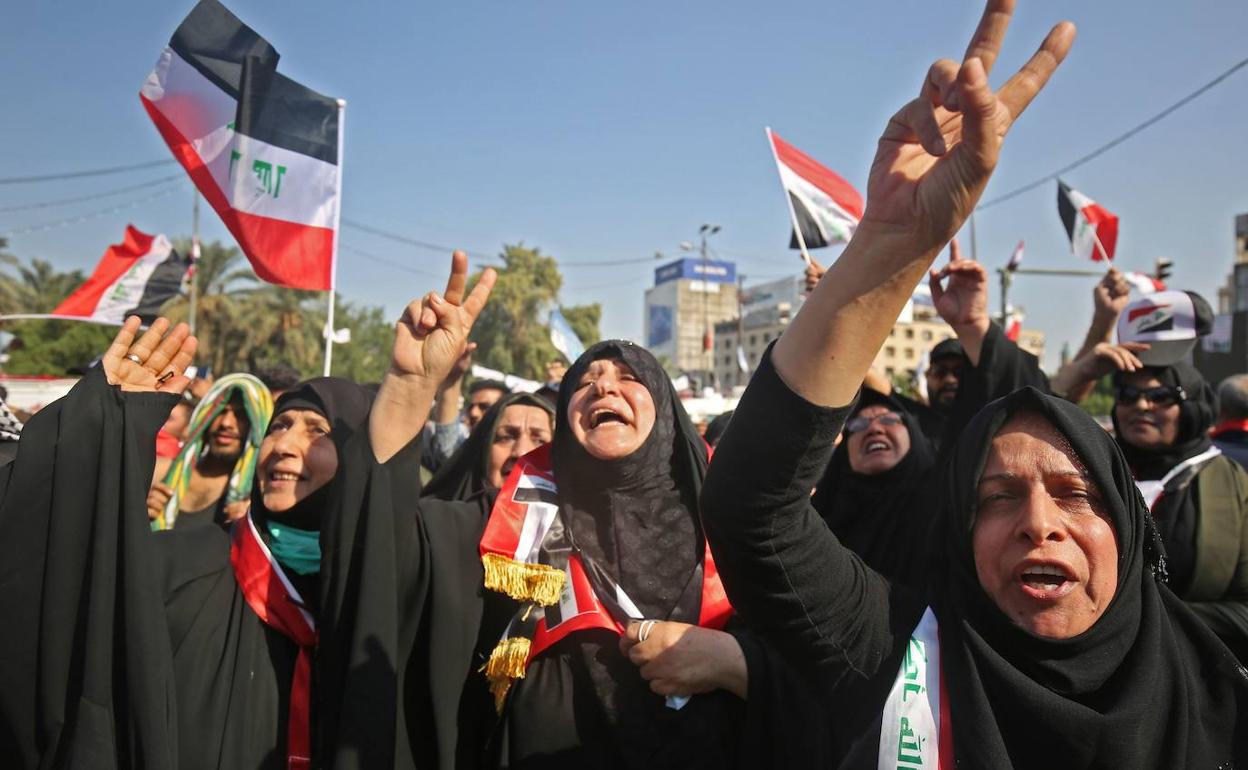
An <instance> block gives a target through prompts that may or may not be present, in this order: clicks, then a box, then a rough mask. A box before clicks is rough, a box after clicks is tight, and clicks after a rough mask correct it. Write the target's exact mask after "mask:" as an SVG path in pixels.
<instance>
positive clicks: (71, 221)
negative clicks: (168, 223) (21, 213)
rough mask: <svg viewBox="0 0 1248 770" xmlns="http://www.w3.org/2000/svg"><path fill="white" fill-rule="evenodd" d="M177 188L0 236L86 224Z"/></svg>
mask: <svg viewBox="0 0 1248 770" xmlns="http://www.w3.org/2000/svg"><path fill="white" fill-rule="evenodd" d="M179 187H181V185H172V186H169V187H166V188H164V189H163V190H158V191H156V192H154V193H152V194H150V195H144V196H141V197H138V198H135V199H133V200H129V201H125V202H124V203H118V204H116V205H114V206H109V207H108V208H106V209H100V210H99V211H91V212H88V213H86V214H79V215H78V216H73V217H66V218H65V219H57V220H53V221H51V222H43V223H41V224H37V225H30V226H29V227H18V228H14V229H12V230H6V231H0V235H2V236H5V237H6V238H7V237H10V236H14V235H26V234H27V233H38V232H42V231H44V230H55V229H57V228H61V227H69V226H70V225H76V224H78V223H80V222H87V221H89V220H92V219H99V218H100V217H103V216H108V215H109V214H115V213H117V212H118V211H124V210H126V209H129V208H134V207H135V206H138V205H139V204H141V203H147V202H148V201H152V200H156V199H157V198H164V197H166V196H168V195H172V194H173V193H175V192H177V190H178V189H179Z"/></svg>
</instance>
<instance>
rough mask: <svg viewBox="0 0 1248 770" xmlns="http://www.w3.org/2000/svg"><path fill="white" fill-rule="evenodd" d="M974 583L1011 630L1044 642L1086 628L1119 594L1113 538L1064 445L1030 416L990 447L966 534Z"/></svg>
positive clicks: (1096, 497) (1014, 422)
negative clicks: (1020, 630) (972, 557)
mask: <svg viewBox="0 0 1248 770" xmlns="http://www.w3.org/2000/svg"><path fill="white" fill-rule="evenodd" d="M971 543H972V548H973V549H974V555H975V572H976V574H977V575H978V577H979V584H980V585H981V586H983V589H984V591H985V592H986V593H987V594H988V596H990V597H991V598H992V600H993V601H994V602H995V603H996V605H997V607H998V608H1000V610H1001V611H1002V612H1004V613H1005V614H1006V615H1007V616H1008V617H1009V618H1010V619H1011V620H1012V621H1014V623H1015V624H1017V625H1019V626H1020V627H1022V628H1023V629H1025V630H1027V631H1030V632H1031V633H1033V634H1035V635H1037V636H1042V637H1047V638H1051V639H1068V638H1070V637H1073V636H1076V635H1078V634H1081V633H1083V632H1084V631H1086V630H1088V629H1089V628H1091V627H1092V624H1094V623H1095V622H1096V621H1097V619H1098V618H1100V617H1101V615H1102V614H1104V612H1105V609H1106V607H1108V606H1109V603H1110V600H1111V599H1113V598H1114V592H1115V591H1116V590H1117V586H1118V538H1117V534H1116V532H1115V531H1114V525H1113V523H1112V522H1111V521H1110V518H1109V514H1108V513H1107V512H1106V511H1105V508H1104V506H1103V505H1102V503H1101V497H1100V491H1099V490H1098V489H1097V487H1096V486H1095V484H1093V482H1092V480H1091V479H1090V478H1089V476H1088V474H1087V471H1086V470H1085V468H1084V466H1083V462H1082V461H1081V460H1080V459H1079V457H1078V455H1076V454H1075V451H1074V449H1073V448H1071V446H1070V443H1069V442H1068V441H1067V440H1066V439H1065V437H1064V436H1062V435H1061V434H1060V433H1059V432H1058V431H1057V429H1056V428H1054V427H1053V425H1052V424H1051V423H1049V422H1048V421H1047V420H1045V419H1044V418H1042V417H1038V416H1036V415H1033V414H1022V415H1018V416H1016V417H1014V418H1012V419H1010V420H1009V421H1008V422H1007V423H1006V424H1005V425H1004V426H1003V427H1002V428H1001V431H1000V432H999V433H998V434H997V435H996V437H995V438H994V439H993V440H992V448H991V450H990V451H989V453H988V462H987V464H986V465H985V466H984V473H983V476H981V477H980V480H979V489H978V493H977V495H976V516H975V526H974V528H973V529H972V532H971Z"/></svg>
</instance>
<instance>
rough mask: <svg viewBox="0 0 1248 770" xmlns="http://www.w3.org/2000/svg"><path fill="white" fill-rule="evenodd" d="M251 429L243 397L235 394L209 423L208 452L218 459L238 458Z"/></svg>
mask: <svg viewBox="0 0 1248 770" xmlns="http://www.w3.org/2000/svg"><path fill="white" fill-rule="evenodd" d="M250 431H251V420H249V419H248V418H247V410H246V409H245V408H244V407H243V401H242V398H241V397H238V396H235V397H234V398H232V399H230V403H228V404H226V405H225V408H224V409H222V410H221V414H219V415H217V416H216V417H215V418H214V419H213V421H212V422H211V423H209V425H208V435H207V436H206V437H205V438H206V441H207V444H208V454H209V455H211V456H212V457H214V458H215V459H218V460H237V459H238V456H239V455H241V454H242V453H243V443H244V442H245V441H246V439H247V434H248V432H250Z"/></svg>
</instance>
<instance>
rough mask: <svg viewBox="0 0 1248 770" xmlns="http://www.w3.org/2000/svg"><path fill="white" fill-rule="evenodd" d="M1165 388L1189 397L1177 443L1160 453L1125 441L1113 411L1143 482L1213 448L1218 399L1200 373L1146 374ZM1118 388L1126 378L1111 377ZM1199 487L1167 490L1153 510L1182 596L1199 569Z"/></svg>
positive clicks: (1183, 367)
mask: <svg viewBox="0 0 1248 770" xmlns="http://www.w3.org/2000/svg"><path fill="white" fill-rule="evenodd" d="M1145 371H1146V372H1147V373H1148V374H1151V375H1153V376H1154V377H1156V378H1157V379H1158V380H1159V381H1160V382H1161V384H1163V385H1166V386H1169V387H1171V388H1182V389H1183V393H1184V394H1185V396H1186V397H1185V398H1184V400H1183V401H1180V402H1179V432H1178V436H1177V437H1176V438H1175V441H1174V443H1173V444H1171V445H1169V446H1165V447H1159V448H1157V449H1138V448H1136V447H1134V446H1131V444H1129V443H1128V442H1126V441H1125V440H1123V439H1122V430H1121V428H1120V426H1119V425H1118V410H1117V409H1116V408H1115V409H1113V410H1112V412H1111V414H1112V419H1113V423H1114V434H1115V435H1116V436H1118V437H1119V440H1118V446H1120V447H1122V453H1123V454H1124V455H1125V456H1126V458H1127V462H1128V463H1130V465H1131V470H1132V472H1133V473H1134V475H1135V477H1136V478H1137V479H1139V480H1141V481H1154V480H1157V479H1160V478H1162V477H1163V476H1165V475H1166V473H1168V472H1169V471H1170V469H1171V468H1173V467H1174V466H1176V465H1178V464H1179V463H1181V462H1183V461H1184V460H1186V459H1188V458H1189V457H1195V456H1196V455H1198V454H1200V453H1201V452H1204V451H1206V450H1208V449H1209V447H1210V446H1212V442H1211V441H1210V439H1209V429H1210V428H1211V427H1213V423H1214V420H1216V419H1217V416H1218V396H1217V394H1216V393H1215V392H1214V390H1213V388H1212V387H1210V385H1209V383H1207V382H1205V379H1204V377H1202V376H1201V375H1200V372H1198V371H1196V369H1195V368H1193V367H1192V366H1191V365H1190V364H1185V363H1182V362H1179V363H1176V364H1172V365H1171V366H1167V367H1150V368H1148V369H1145ZM1113 382H1114V387H1115V388H1117V387H1118V386H1119V385H1120V384H1121V382H1122V373H1121V372H1116V373H1115V374H1114V377H1113ZM1198 506H1199V500H1198V485H1197V484H1188V485H1186V486H1185V487H1184V488H1182V489H1176V490H1172V491H1167V492H1166V493H1165V494H1163V495H1162V496H1161V499H1159V500H1158V501H1157V503H1156V505H1154V506H1153V518H1154V519H1156V521H1157V527H1158V529H1160V530H1161V539H1162V542H1163V543H1165V546H1166V566H1167V569H1168V571H1169V573H1170V581H1169V582H1170V587H1171V589H1173V590H1174V592H1175V593H1178V594H1182V593H1183V592H1184V591H1185V590H1187V587H1188V586H1189V585H1191V582H1192V576H1193V573H1194V571H1195V569H1196V526H1197V522H1198V521H1199V519H1200V517H1199V515H1198V512H1197V511H1198Z"/></svg>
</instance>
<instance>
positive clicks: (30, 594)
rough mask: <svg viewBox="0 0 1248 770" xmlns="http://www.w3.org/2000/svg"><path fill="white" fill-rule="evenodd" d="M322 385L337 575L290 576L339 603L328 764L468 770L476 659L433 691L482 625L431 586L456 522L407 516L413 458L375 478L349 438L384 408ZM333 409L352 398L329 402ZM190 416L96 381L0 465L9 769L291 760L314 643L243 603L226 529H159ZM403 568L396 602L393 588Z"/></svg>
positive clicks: (320, 743) (358, 441)
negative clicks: (159, 474) (168, 438)
mask: <svg viewBox="0 0 1248 770" xmlns="http://www.w3.org/2000/svg"><path fill="white" fill-rule="evenodd" d="M311 385H312V387H311V390H312V391H316V392H319V396H320V397H321V399H320V406H319V411H321V413H322V414H326V416H327V417H329V418H330V421H331V423H332V424H333V426H334V430H333V438H334V441H335V443H336V444H337V445H338V446H339V452H338V461H339V465H338V473H337V475H336V476H335V479H334V481H333V482H331V484H329V485H327V486H329V487H331V488H332V490H333V495H332V499H330V500H328V501H327V503H326V507H325V508H324V510H323V511H322V512H321V513H322V519H323V521H324V523H325V525H326V527H325V530H324V531H323V532H322V543H323V552H324V554H323V558H322V571H321V575H320V576H319V578H318V577H317V576H315V575H312V576H298V575H292V574H290V573H288V576H289V577H291V582H292V583H294V584H295V586H296V588H297V589H298V590H299V591H300V592H301V593H302V594H303V595H304V597H305V600H306V601H307V603H308V605H309V609H311V610H313V611H315V610H316V609H317V608H316V605H317V604H320V605H321V607H322V608H323V610H322V611H320V612H318V613H317V615H318V618H317V621H318V626H319V632H320V645H319V648H318V650H317V653H316V658H315V661H314V664H313V665H314V672H313V687H312V703H311V706H312V737H313V743H314V745H313V751H314V758H313V759H314V764H315V765H318V766H319V765H332V766H334V767H347V768H350V767H368V768H373V767H383V768H384V767H391V766H399V767H410V766H414V765H415V766H435V764H436V763H437V761H438V760H439V759H440V760H442V763H443V766H444V767H451V766H452V763H453V757H452V754H453V750H452V749H448V748H446V747H447V746H448V743H447V741H449V746H451V747H453V746H454V743H455V734H454V724H453V723H454V713H455V708H456V705H457V703H458V695H459V690H458V684H459V683H462V681H463V678H464V677H465V676H466V672H467V667H468V660H467V659H468V655H467V654H464V655H463V656H462V657H463V661H462V665H463V671H462V672H461V673H460V680H459V683H457V686H456V688H455V691H454V693H453V694H449V695H448V694H447V692H446V688H445V687H440V686H439V685H438V683H437V682H434V681H433V680H434V679H435V678H436V674H437V672H443V673H444V675H446V676H453V675H454V674H453V671H452V661H450V660H432V659H431V658H430V657H427V656H428V655H432V654H433V653H430V652H427V651H429V650H437V649H438V644H437V638H438V635H439V634H442V633H449V632H450V631H451V630H453V629H454V628H456V627H457V624H461V623H463V622H465V621H464V620H463V619H462V618H461V617H460V616H459V613H458V608H448V607H445V606H443V605H442V604H440V603H439V602H438V601H437V600H436V590H431V587H430V582H431V579H430V575H433V574H436V575H438V576H439V577H440V579H441V577H442V576H443V575H444V572H443V571H442V570H441V567H442V565H443V564H444V559H443V554H442V553H441V552H439V551H438V550H436V549H435V547H434V546H436V545H439V544H441V543H442V542H443V541H444V540H446V539H447V538H444V537H442V536H441V531H442V530H443V529H445V528H442V527H441V525H440V524H433V525H425V524H424V523H423V522H422V521H416V520H414V519H413V517H411V516H410V515H401V514H399V513H396V510H395V509H396V507H399V506H400V505H402V504H403V503H407V502H408V501H410V500H412V499H414V495H411V496H409V494H410V493H411V492H412V491H414V487H413V484H414V482H413V481H412V479H415V478H416V468H417V465H418V462H419V458H418V451H417V449H416V445H413V446H411V447H408V448H407V449H405V450H403V451H402V452H400V453H399V455H397V456H396V457H395V458H393V459H392V460H390V461H389V462H388V463H386V464H385V465H381V464H378V463H377V462H376V460H375V459H374V458H373V455H372V450H371V448H370V447H369V445H368V435H367V431H365V430H355V431H354V433H353V431H352V429H353V428H359V427H360V424H361V423H357V424H356V425H354V426H353V425H349V424H346V422H345V421H344V420H345V419H349V418H347V417H346V416H347V415H350V414H358V413H359V410H358V409H355V408H352V407H354V406H358V405H359V404H360V403H363V404H364V405H365V406H366V405H367V400H364V401H362V402H361V401H360V400H359V399H358V398H356V397H355V396H353V395H351V394H350V393H349V391H345V390H342V389H341V387H342V386H341V385H339V384H338V383H332V382H331V383H326V382H323V381H322V382H319V383H318V382H315V381H314V383H312V384H311ZM304 395H309V394H307V393H305V394H304ZM335 395H345V396H346V398H347V400H346V401H343V402H338V401H336V399H333V398H329V399H328V400H329V401H332V402H333V403H326V400H327V399H326V397H327V396H335ZM294 398H295V397H294V396H292V399H294ZM175 402H176V398H175V397H174V396H172V395H168V394H159V393H125V392H122V391H121V390H120V389H118V388H115V387H112V386H109V385H108V384H107V382H106V381H105V379H104V377H103V374H102V373H101V372H100V371H98V370H97V371H95V372H93V373H91V374H89V375H88V376H87V377H85V378H84V379H83V380H82V381H81V382H80V383H79V384H78V385H76V386H75V387H74V389H73V390H72V391H71V392H70V394H69V395H68V396H66V397H65V398H63V399H61V400H59V401H57V402H55V403H53V404H52V405H50V406H49V407H48V408H46V409H44V410H43V411H42V412H40V414H39V415H38V416H37V417H36V418H35V420H33V421H32V425H31V427H29V428H28V429H27V430H26V431H25V436H24V438H23V440H22V442H21V445H22V446H21V450H20V451H19V456H18V459H17V461H16V462H15V463H14V464H13V465H11V466H9V467H8V468H4V469H0V492H2V494H3V503H2V504H0V589H2V590H0V617H3V618H4V619H5V621H6V624H7V625H8V626H9V627H10V628H12V629H14V630H15V632H14V633H10V634H5V635H3V640H2V641H0V645H2V646H0V756H4V757H6V759H7V760H8V761H9V762H10V763H11V765H12V766H16V767H34V766H38V765H44V766H74V767H92V768H95V767H100V768H107V767H150V768H157V767H159V768H175V767H176V768H182V769H183V770H185V769H187V768H282V767H285V766H286V737H287V717H288V709H289V700H290V688H291V682H292V675H293V672H294V665H295V661H296V657H297V655H298V646H297V645H296V644H295V643H294V642H293V641H291V640H290V639H288V638H287V637H286V636H284V635H283V634H281V633H280V632H278V631H275V630H274V629H272V628H270V627H269V626H267V625H265V624H264V623H263V622H262V621H261V619H260V618H259V617H258V616H257V615H256V614H255V612H254V611H253V610H252V609H251V607H250V606H249V605H248V603H247V602H246V601H244V599H243V596H242V594H241V592H240V590H239V587H238V584H237V580H236V578H235V573H234V570H233V568H232V565H231V560H230V539H229V535H228V534H227V533H226V532H224V531H222V530H221V529H219V528H217V527H195V528H191V529H186V530H184V529H174V530H169V531H164V532H158V533H152V532H151V531H150V527H149V524H148V520H147V513H146V505H145V500H146V496H147V488H148V485H149V483H150V479H151V470H152V467H153V464H154V461H155V457H154V451H153V450H154V447H155V435H156V432H157V430H158V429H159V428H160V426H161V425H162V424H163V423H164V421H165V419H166V417H167V416H168V412H169V410H170V408H171V407H172V406H173V404H174V403H175ZM284 403H287V404H291V403H296V402H295V401H293V400H292V401H285V402H284ZM339 407H343V408H339ZM279 409H280V407H279ZM254 505H255V503H254V502H253V511H257V509H256V508H254ZM402 510H408V509H402ZM258 512H259V513H260V514H261V515H263V510H262V508H261V509H259V510H258ZM365 521H367V522H377V526H375V527H373V528H372V529H369V528H367V527H363V526H360V523H361V522H365ZM387 521H389V522H399V523H401V525H399V526H395V525H393V524H392V525H391V526H390V528H389V530H386V529H385V528H384V527H383V524H384V523H385V522H387ZM247 523H248V522H247V520H243V521H241V522H239V523H237V524H236V525H235V526H240V525H246V524H247ZM258 529H260V530H261V531H262V532H263V527H259V528H258ZM470 540H471V539H470V538H469V541H470ZM455 545H460V544H458V543H456V544H455ZM462 547H465V546H461V548H462ZM448 551H449V553H448V554H447V558H448V559H451V560H453V559H454V558H455V557H456V556H457V554H458V553H460V551H457V550H455V549H454V548H448ZM396 553H398V554H401V556H402V558H396ZM469 556H472V554H471V553H470V554H469ZM470 561H475V560H474V559H470ZM400 567H402V569H401V570H400ZM386 570H389V572H388V573H387V575H386V576H387V578H388V580H389V584H388V591H387V590H386V589H387V585H384V584H383V585H380V586H379V585H378V581H377V579H376V575H377V574H378V572H385V571H386ZM445 574H446V575H447V576H448V578H449V577H451V576H453V575H454V570H453V567H448V569H447V571H446V573H445ZM396 576H397V577H400V578H402V580H403V582H402V585H401V588H399V587H397V586H396V583H397V582H399V581H398V580H396ZM473 578H475V580H476V581H478V582H479V581H480V576H479V568H477V573H476V574H475V575H474V576H473ZM318 590H319V592H320V595H319V601H317V598H318V596H317V592H318ZM431 595H434V598H432V599H431V598H430V596H431ZM435 627H436V628H438V629H439V630H438V631H431V630H430V629H431V628H435ZM418 638H420V639H430V638H432V641H430V642H429V645H428V646H427V647H426V646H420V645H417V644H416V639H418ZM396 639H401V640H402V641H403V642H404V643H405V644H406V646H398V645H397V644H396V642H395V640H396ZM357 642H358V644H357ZM464 646H465V648H468V647H470V646H471V640H469V641H468V642H466V643H465V644H464ZM348 671H350V672H351V676H350V678H348V677H346V673H347V672H348ZM408 671H412V672H413V673H412V675H411V676H410V677H409V676H408ZM431 672H432V673H431ZM399 693H402V694H403V695H402V696H400V695H399ZM408 704H410V706H409V705H408ZM405 707H406V708H405ZM413 713H415V714H417V715H418V718H410V717H411V716H412V714H413ZM448 714H449V717H447V716H444V715H448ZM448 721H449V723H450V724H449V726H448V724H447V723H448ZM361 725H363V726H364V728H362V729H357V728H359V726H361ZM444 736H446V737H445V739H444Z"/></svg>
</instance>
